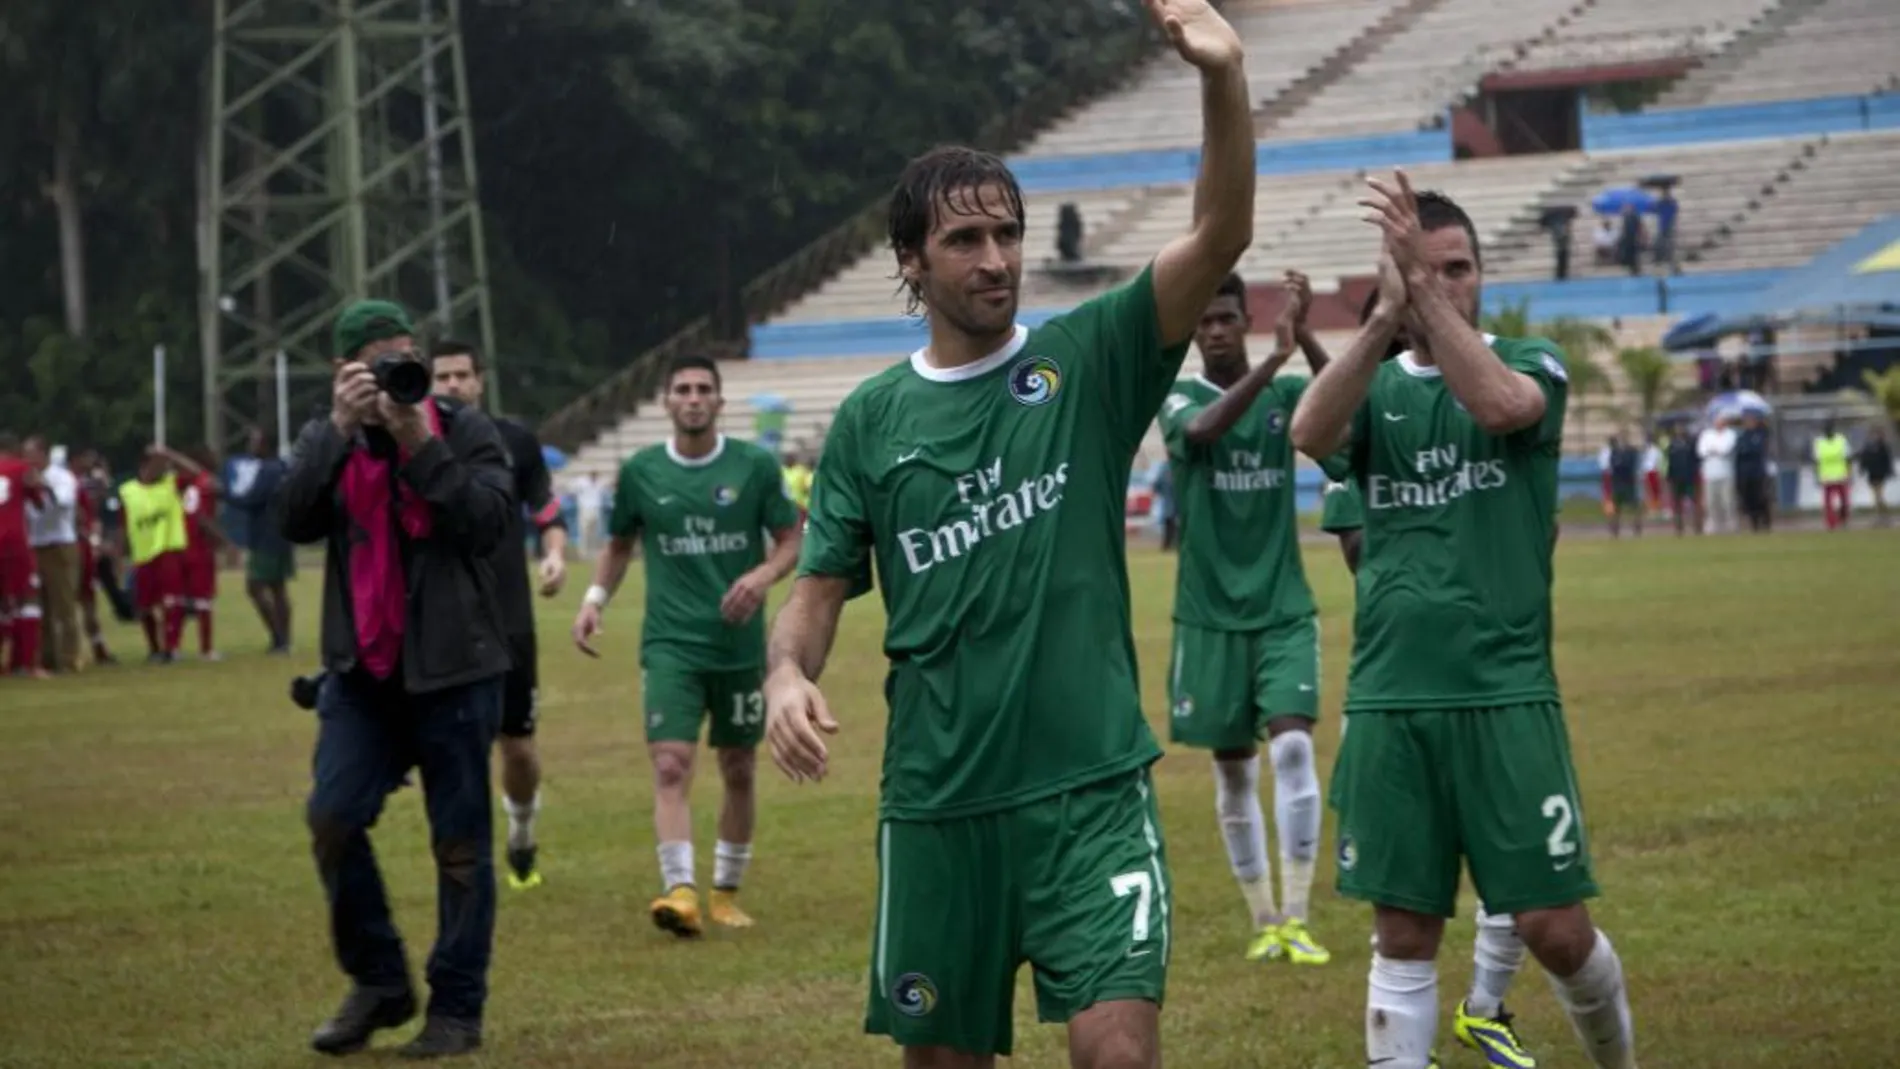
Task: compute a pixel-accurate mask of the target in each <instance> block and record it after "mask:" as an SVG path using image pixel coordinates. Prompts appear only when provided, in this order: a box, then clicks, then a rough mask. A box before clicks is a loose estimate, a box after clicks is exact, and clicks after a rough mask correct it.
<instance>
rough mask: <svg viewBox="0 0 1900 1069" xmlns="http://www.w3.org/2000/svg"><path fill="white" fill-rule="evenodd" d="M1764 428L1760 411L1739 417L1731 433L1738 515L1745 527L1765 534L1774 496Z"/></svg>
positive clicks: (1771, 470) (1769, 523) (1769, 520)
mask: <svg viewBox="0 0 1900 1069" xmlns="http://www.w3.org/2000/svg"><path fill="white" fill-rule="evenodd" d="M1769 445H1770V443H1769V439H1768V427H1767V425H1766V424H1764V423H1763V422H1762V418H1761V416H1760V414H1758V413H1755V412H1750V413H1748V414H1747V415H1745V416H1743V417H1742V429H1741V431H1740V433H1738V434H1736V436H1735V491H1736V494H1737V495H1738V496H1739V497H1740V498H1741V502H1742V515H1744V516H1746V517H1748V528H1749V530H1751V531H1754V532H1756V533H1758V534H1759V533H1765V532H1766V531H1768V530H1769V529H1770V528H1771V527H1773V526H1774V522H1775V515H1774V497H1773V494H1772V487H1771V486H1770V485H1769V483H1770V481H1771V479H1772V478H1773V475H1774V470H1773V465H1772V464H1771V463H1770V460H1769V456H1768V450H1769Z"/></svg>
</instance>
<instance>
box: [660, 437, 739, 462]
mask: <svg viewBox="0 0 1900 1069" xmlns="http://www.w3.org/2000/svg"><path fill="white" fill-rule="evenodd" d="M725 451H726V436H725V435H723V434H722V435H720V436H719V437H717V438H715V439H713V447H712V452H710V453H707V454H706V455H705V456H703V457H689V456H686V455H685V454H683V453H681V452H680V447H679V446H678V445H677V444H675V442H674V440H673V439H672V438H668V439H667V440H666V458H667V459H668V460H670V461H672V462H673V463H675V464H678V465H679V466H680V467H682V468H703V467H705V466H706V465H708V464H711V463H712V462H713V461H715V460H718V459H719V454H721V453H723V452H725Z"/></svg>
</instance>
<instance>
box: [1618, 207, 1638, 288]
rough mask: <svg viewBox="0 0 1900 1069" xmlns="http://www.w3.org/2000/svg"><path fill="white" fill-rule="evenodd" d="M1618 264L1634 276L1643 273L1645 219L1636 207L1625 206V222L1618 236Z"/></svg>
mask: <svg viewBox="0 0 1900 1069" xmlns="http://www.w3.org/2000/svg"><path fill="white" fill-rule="evenodd" d="M1616 262H1617V263H1619V264H1621V265H1623V267H1624V268H1625V269H1626V270H1628V271H1629V273H1630V274H1632V275H1640V274H1642V273H1643V217H1642V215H1641V214H1639V213H1638V212H1637V210H1636V205H1634V204H1625V205H1623V221H1622V224H1621V227H1620V229H1619V230H1618V231H1617V235H1616Z"/></svg>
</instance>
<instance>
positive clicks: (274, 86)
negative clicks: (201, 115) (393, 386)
mask: <svg viewBox="0 0 1900 1069" xmlns="http://www.w3.org/2000/svg"><path fill="white" fill-rule="evenodd" d="M214 3H215V8H216V45H215V48H216V52H215V55H214V56H213V60H212V74H211V86H210V104H211V114H210V120H211V121H210V124H209V127H208V130H209V136H208V144H207V146H206V151H205V158H204V160H203V166H204V168H205V171H204V175H203V181H202V182H201V183H200V188H201V189H202V191H203V194H204V204H203V212H202V216H201V232H200V241H199V257H200V269H201V271H200V273H201V280H202V283H203V285H202V287H201V293H200V308H199V316H200V325H201V331H200V336H201V339H202V343H203V353H202V358H203V363H204V380H203V381H204V391H205V398H204V401H205V404H204V413H205V440H206V441H207V442H209V443H211V444H212V445H213V446H214V447H215V448H219V449H223V448H224V447H226V446H227V445H229V444H230V442H231V441H232V440H233V439H234V438H235V437H236V431H237V429H238V428H240V427H243V426H244V425H246V424H249V423H253V422H263V421H264V420H265V419H266V418H268V414H269V413H271V412H272V411H273V410H274V409H275V408H276V404H275V397H274V395H275V393H276V390H277V386H276V378H277V375H276V370H275V365H276V354H277V353H278V352H279V351H280V350H281V351H282V352H284V353H285V354H286V361H285V363H286V365H287V368H288V379H289V389H290V392H291V396H290V399H289V404H290V406H291V418H292V419H293V420H299V419H301V418H302V417H303V416H304V415H305V414H306V413H308V412H309V411H310V408H311V406H312V405H314V404H318V403H321V400H322V398H323V397H324V396H326V395H327V393H328V380H329V377H330V359H331V357H332V355H333V354H332V353H331V352H330V328H331V324H332V323H333V322H334V320H335V317H336V315H337V313H338V311H339V310H340V309H341V308H342V307H343V306H344V305H345V304H347V303H348V302H350V301H352V300H356V299H358V298H362V297H382V298H389V299H394V300H398V301H401V302H402V303H403V304H404V305H405V306H406V307H407V308H409V309H410V310H411V312H412V313H413V314H414V315H415V317H416V320H417V328H418V330H419V331H422V332H425V333H428V334H431V335H438V334H442V333H450V332H453V333H457V334H459V335H461V336H462V337H464V338H467V339H468V340H472V341H475V342H478V343H479V344H480V345H481V348H482V352H483V354H484V356H485V357H486V358H487V359H488V361H490V363H491V366H492V362H493V361H494V358H495V353H494V327H493V322H492V319H491V316H490V311H489V301H488V287H487V265H486V262H485V257H484V254H483V249H482V228H481V214H480V207H479V202H478V200H477V196H476V181H475V146H474V137H473V134H474V130H473V126H472V123H471V119H470V114H469V103H468V76H467V70H466V65H465V63H464V60H463V55H462V45H461V34H460V21H459V16H460V0H214ZM246 383H251V384H253V385H252V386H251V387H250V388H249V389H246V388H244V384H246ZM498 386H499V382H497V381H496V379H495V378H494V376H492V375H491V376H490V377H489V382H488V393H489V395H490V397H491V398H493V400H494V401H495V403H497V404H499V402H500V398H499V397H497V396H495V395H496V390H497V388H498Z"/></svg>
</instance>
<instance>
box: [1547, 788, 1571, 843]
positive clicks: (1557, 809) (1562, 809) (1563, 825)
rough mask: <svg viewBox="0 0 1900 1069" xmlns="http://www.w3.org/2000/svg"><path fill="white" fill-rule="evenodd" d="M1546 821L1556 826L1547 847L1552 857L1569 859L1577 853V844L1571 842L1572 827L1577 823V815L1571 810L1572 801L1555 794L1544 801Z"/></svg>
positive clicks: (1551, 830)
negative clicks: (1550, 821)
mask: <svg viewBox="0 0 1900 1069" xmlns="http://www.w3.org/2000/svg"><path fill="white" fill-rule="evenodd" d="M1544 819H1545V820H1554V821H1556V822H1557V823H1556V825H1555V826H1554V827H1552V828H1551V829H1550V838H1548V839H1545V840H1544V843H1545V845H1547V846H1549V847H1550V856H1551V857H1569V856H1570V855H1571V854H1574V853H1576V852H1577V844H1576V843H1573V842H1571V841H1570V827H1571V825H1572V824H1573V823H1575V822H1576V813H1575V812H1574V811H1573V810H1572V809H1571V808H1570V799H1568V798H1565V797H1564V796H1563V795H1561V794H1553V795H1551V796H1550V797H1549V798H1546V799H1544Z"/></svg>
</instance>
